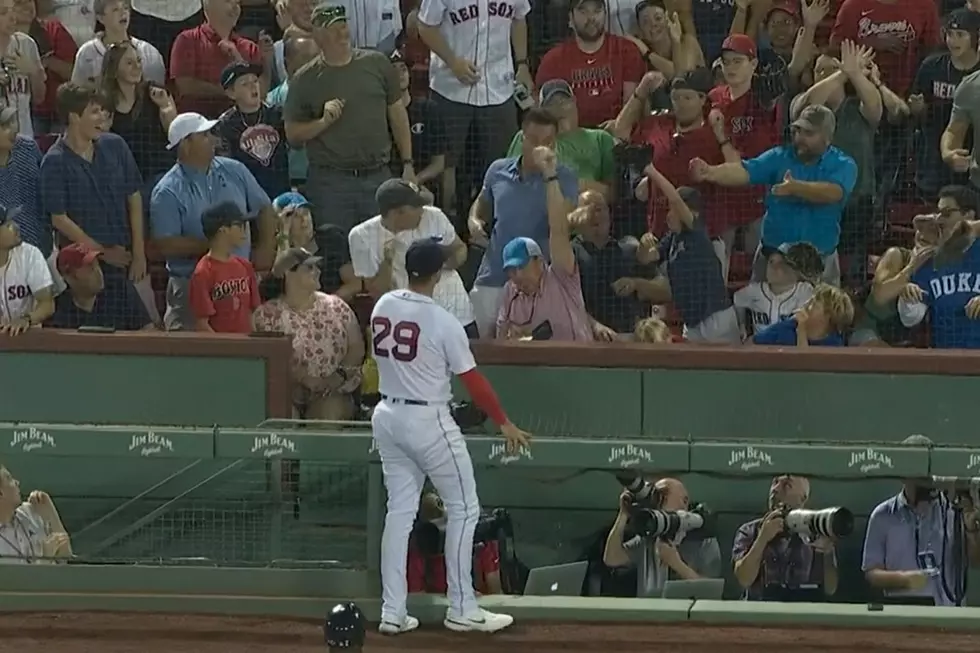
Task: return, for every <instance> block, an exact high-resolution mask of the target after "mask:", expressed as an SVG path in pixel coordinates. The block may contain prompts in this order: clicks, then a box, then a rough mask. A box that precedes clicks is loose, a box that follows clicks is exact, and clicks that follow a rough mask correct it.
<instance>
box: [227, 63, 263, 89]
mask: <svg viewBox="0 0 980 653" xmlns="http://www.w3.org/2000/svg"><path fill="white" fill-rule="evenodd" d="M262 70H263V68H262V65H261V64H257V63H248V62H247V61H236V62H235V63H230V64H228V65H227V66H225V69H224V70H222V71H221V77H220V78H219V79H220V80H221V88H223V89H225V90H226V91H227V90H228V89H229V88H231V87H232V86H233V85H234V84H235V82H237V81H238V80H239V79H240V78H242V77H244V76H245V75H255V76H256V77H261V76H262Z"/></svg>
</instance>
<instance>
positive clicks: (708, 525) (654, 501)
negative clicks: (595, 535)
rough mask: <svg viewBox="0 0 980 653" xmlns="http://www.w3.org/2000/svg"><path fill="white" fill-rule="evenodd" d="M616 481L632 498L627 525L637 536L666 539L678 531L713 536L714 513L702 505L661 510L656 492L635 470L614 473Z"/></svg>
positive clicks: (703, 537) (690, 535)
mask: <svg viewBox="0 0 980 653" xmlns="http://www.w3.org/2000/svg"><path fill="white" fill-rule="evenodd" d="M616 480H617V481H619V484H620V485H622V486H623V489H625V490H626V491H627V492H629V494H630V496H631V498H632V504H631V505H630V507H629V515H630V527H631V528H632V529H633V530H634V531H635V532H636V534H637V535H640V536H642V537H653V538H661V539H664V540H670V541H676V540H677V538H678V537H679V536H680V535H682V534H683V535H684V536H685V537H686V538H689V539H700V540H706V539H709V538H712V537H714V536H715V519H714V515H713V514H712V513H711V511H710V510H709V509H708V507H707V506H705V505H704V504H701V503H695V504H693V505H692V506H691V508H690V509H689V510H676V511H675V510H663V509H661V506H662V505H663V496H661V494H660V491H659V490H657V488H656V487H654V485H653V484H652V483H650V482H649V481H647V480H646V479H644V478H643V477H642V476H641V475H640V474H639V473H638V472H635V471H623V472H617V473H616Z"/></svg>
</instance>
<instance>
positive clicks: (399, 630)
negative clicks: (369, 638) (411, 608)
mask: <svg viewBox="0 0 980 653" xmlns="http://www.w3.org/2000/svg"><path fill="white" fill-rule="evenodd" d="M418 627H419V620H418V619H416V618H415V617H413V616H411V615H408V616H406V617H405V621H403V622H402V623H400V624H396V623H394V622H392V621H382V622H381V623H380V624H379V625H378V632H379V633H381V634H382V635H402V634H404V633H410V632H412V631H413V630H415V629H416V628H418Z"/></svg>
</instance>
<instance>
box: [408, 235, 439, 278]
mask: <svg viewBox="0 0 980 653" xmlns="http://www.w3.org/2000/svg"><path fill="white" fill-rule="evenodd" d="M445 264H446V249H445V248H444V247H443V246H442V238H440V237H439V236H433V237H431V238H423V239H421V240H416V241H415V242H414V243H412V244H411V245H409V246H408V251H407V252H405V272H407V273H408V276H409V277H411V278H413V279H427V278H428V277H431V276H432V275H434V274H436V273H438V272H439V270H441V269H442V266H444V265H445Z"/></svg>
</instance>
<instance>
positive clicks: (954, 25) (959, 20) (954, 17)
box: [943, 7, 980, 35]
mask: <svg viewBox="0 0 980 653" xmlns="http://www.w3.org/2000/svg"><path fill="white" fill-rule="evenodd" d="M943 27H944V28H945V29H947V30H951V29H955V30H962V31H964V32H970V33H971V34H974V35H976V34H980V14H978V13H977V12H975V11H971V10H970V9H967V8H966V7H961V8H959V9H955V10H953V11H951V12H949V15H948V16H946V22H945V24H944V25H943Z"/></svg>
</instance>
